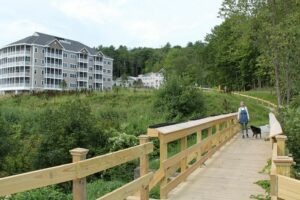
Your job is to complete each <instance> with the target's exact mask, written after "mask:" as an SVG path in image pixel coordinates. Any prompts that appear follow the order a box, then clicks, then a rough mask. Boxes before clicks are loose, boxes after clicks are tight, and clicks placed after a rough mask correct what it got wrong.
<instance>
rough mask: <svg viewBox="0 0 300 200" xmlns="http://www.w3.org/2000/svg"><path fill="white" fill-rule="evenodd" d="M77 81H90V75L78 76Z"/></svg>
mask: <svg viewBox="0 0 300 200" xmlns="http://www.w3.org/2000/svg"><path fill="white" fill-rule="evenodd" d="M77 81H84V82H88V77H77Z"/></svg>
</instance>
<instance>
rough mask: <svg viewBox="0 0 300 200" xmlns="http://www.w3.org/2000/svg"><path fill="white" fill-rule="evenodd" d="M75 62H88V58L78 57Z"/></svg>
mask: <svg viewBox="0 0 300 200" xmlns="http://www.w3.org/2000/svg"><path fill="white" fill-rule="evenodd" d="M77 62H79V63H88V62H89V60H88V59H85V58H78V59H77Z"/></svg>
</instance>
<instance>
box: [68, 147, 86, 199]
mask: <svg viewBox="0 0 300 200" xmlns="http://www.w3.org/2000/svg"><path fill="white" fill-rule="evenodd" d="M88 151H89V150H88V149H83V148H76V149H72V150H70V153H71V155H72V162H73V163H74V162H78V161H81V160H85V159H86V154H87V153H88ZM77 173H78V172H77ZM73 200H86V178H79V179H75V180H73Z"/></svg>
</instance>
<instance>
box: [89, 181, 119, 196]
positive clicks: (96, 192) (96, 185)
mask: <svg viewBox="0 0 300 200" xmlns="http://www.w3.org/2000/svg"><path fill="white" fill-rule="evenodd" d="M122 185H124V182H122V181H104V180H101V179H100V180H96V181H94V182H91V183H88V184H87V199H97V198H99V197H101V196H103V195H105V194H107V193H109V192H111V191H113V190H115V189H117V188H119V187H121V186H122Z"/></svg>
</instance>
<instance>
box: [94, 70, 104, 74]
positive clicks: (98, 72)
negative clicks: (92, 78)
mask: <svg viewBox="0 0 300 200" xmlns="http://www.w3.org/2000/svg"><path fill="white" fill-rule="evenodd" d="M94 73H95V74H103V72H102V70H94Z"/></svg>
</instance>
